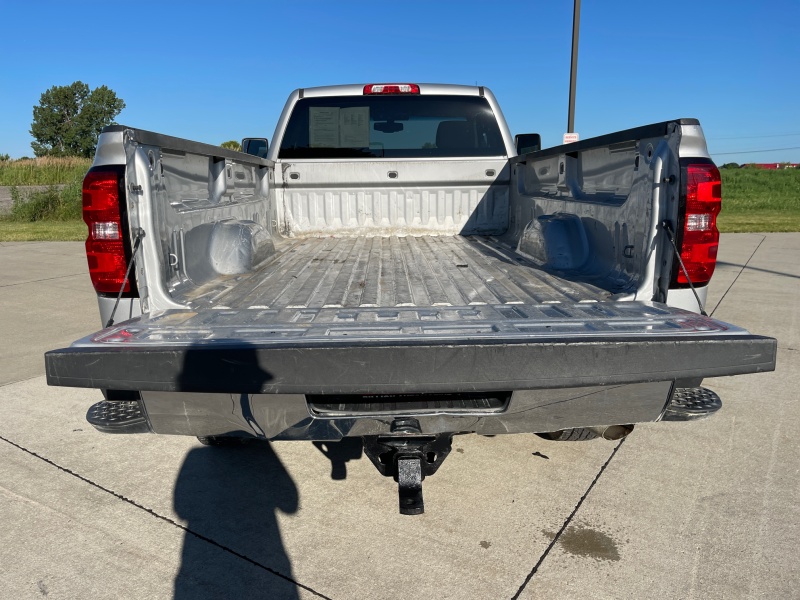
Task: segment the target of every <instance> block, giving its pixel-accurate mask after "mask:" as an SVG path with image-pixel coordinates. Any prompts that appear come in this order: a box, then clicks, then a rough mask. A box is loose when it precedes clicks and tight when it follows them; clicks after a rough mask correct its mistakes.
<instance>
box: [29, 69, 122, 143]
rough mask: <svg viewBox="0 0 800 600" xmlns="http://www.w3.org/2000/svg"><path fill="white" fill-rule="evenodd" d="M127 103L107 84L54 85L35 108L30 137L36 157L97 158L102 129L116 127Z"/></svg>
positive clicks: (77, 83) (78, 82) (78, 83)
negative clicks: (31, 137)
mask: <svg viewBox="0 0 800 600" xmlns="http://www.w3.org/2000/svg"><path fill="white" fill-rule="evenodd" d="M123 108H125V102H123V101H122V98H118V97H117V95H116V94H115V93H114V91H113V90H110V89H109V88H107V87H106V86H104V85H101V86H100V87H98V88H95V89H93V90H91V91H90V90H89V86H88V85H86V84H85V83H83V82H81V81H76V82H75V83H73V84H72V85H54V86H53V87H51V88H50V89H49V90H47V91H46V92H44V93H43V94H42V95H41V98H40V99H39V104H37V105H35V106H34V107H33V123H32V124H31V129H30V134H31V135H32V136H33V139H34V141H33V142H31V147H32V148H33V152H34V154H35V155H36V156H85V157H89V158H90V157H92V156H94V151H95V148H96V147H97V137H98V136H99V135H100V130H101V129H103V127H105V126H107V125H112V124H114V118H115V117H116V116H117V115H118V114H119V113H120V111H121V110H122V109H123Z"/></svg>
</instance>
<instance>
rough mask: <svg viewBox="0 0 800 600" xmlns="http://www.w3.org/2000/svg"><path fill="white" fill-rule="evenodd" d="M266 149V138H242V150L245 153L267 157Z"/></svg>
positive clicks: (267, 143)
mask: <svg viewBox="0 0 800 600" xmlns="http://www.w3.org/2000/svg"><path fill="white" fill-rule="evenodd" d="M267 150H269V142H268V141H267V138H244V139H243V140H242V152H244V153H245V154H252V155H253V156H257V157H259V158H267Z"/></svg>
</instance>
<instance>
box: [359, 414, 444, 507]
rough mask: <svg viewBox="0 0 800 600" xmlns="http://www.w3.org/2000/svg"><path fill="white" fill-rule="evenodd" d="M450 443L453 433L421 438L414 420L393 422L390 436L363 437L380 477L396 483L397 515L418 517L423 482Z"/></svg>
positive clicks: (438, 465)
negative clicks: (398, 502) (398, 504)
mask: <svg viewBox="0 0 800 600" xmlns="http://www.w3.org/2000/svg"><path fill="white" fill-rule="evenodd" d="M452 444H453V436H452V434H436V435H422V432H421V430H420V426H419V421H417V420H416V419H411V418H408V419H405V418H404V419H395V420H394V421H393V422H392V433H391V435H378V436H365V437H364V454H366V455H367V456H368V457H369V459H370V460H371V461H372V464H373V465H375V467H376V468H377V469H378V471H379V472H380V473H381V475H384V476H386V477H393V478H394V480H395V481H396V482H397V491H398V493H399V500H400V514H403V515H421V514H422V513H423V512H425V503H424V501H423V499H422V480H423V479H425V476H426V475H433V474H434V473H435V472H436V471H437V469H438V468H439V467H440V466H441V464H442V463H443V462H444V459H445V458H447V455H448V454H450V449H451V448H452Z"/></svg>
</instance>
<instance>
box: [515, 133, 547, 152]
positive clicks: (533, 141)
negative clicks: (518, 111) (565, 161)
mask: <svg viewBox="0 0 800 600" xmlns="http://www.w3.org/2000/svg"><path fill="white" fill-rule="evenodd" d="M514 145H515V146H516V147H517V154H527V153H528V152H536V151H537V150H541V149H542V136H541V135H539V134H538V133H520V134H518V135H515V136H514Z"/></svg>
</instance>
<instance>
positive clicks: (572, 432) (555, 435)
mask: <svg viewBox="0 0 800 600" xmlns="http://www.w3.org/2000/svg"><path fill="white" fill-rule="evenodd" d="M536 435H538V436H539V437H540V438H544V439H546V440H550V441H552V442H585V441H587V440H593V439H596V438H598V437H600V436H599V435H597V433H596V432H594V431H592V430H591V429H587V428H585V427H576V428H575V429H562V430H561V431H547V432H544V433H537V434H536Z"/></svg>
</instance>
